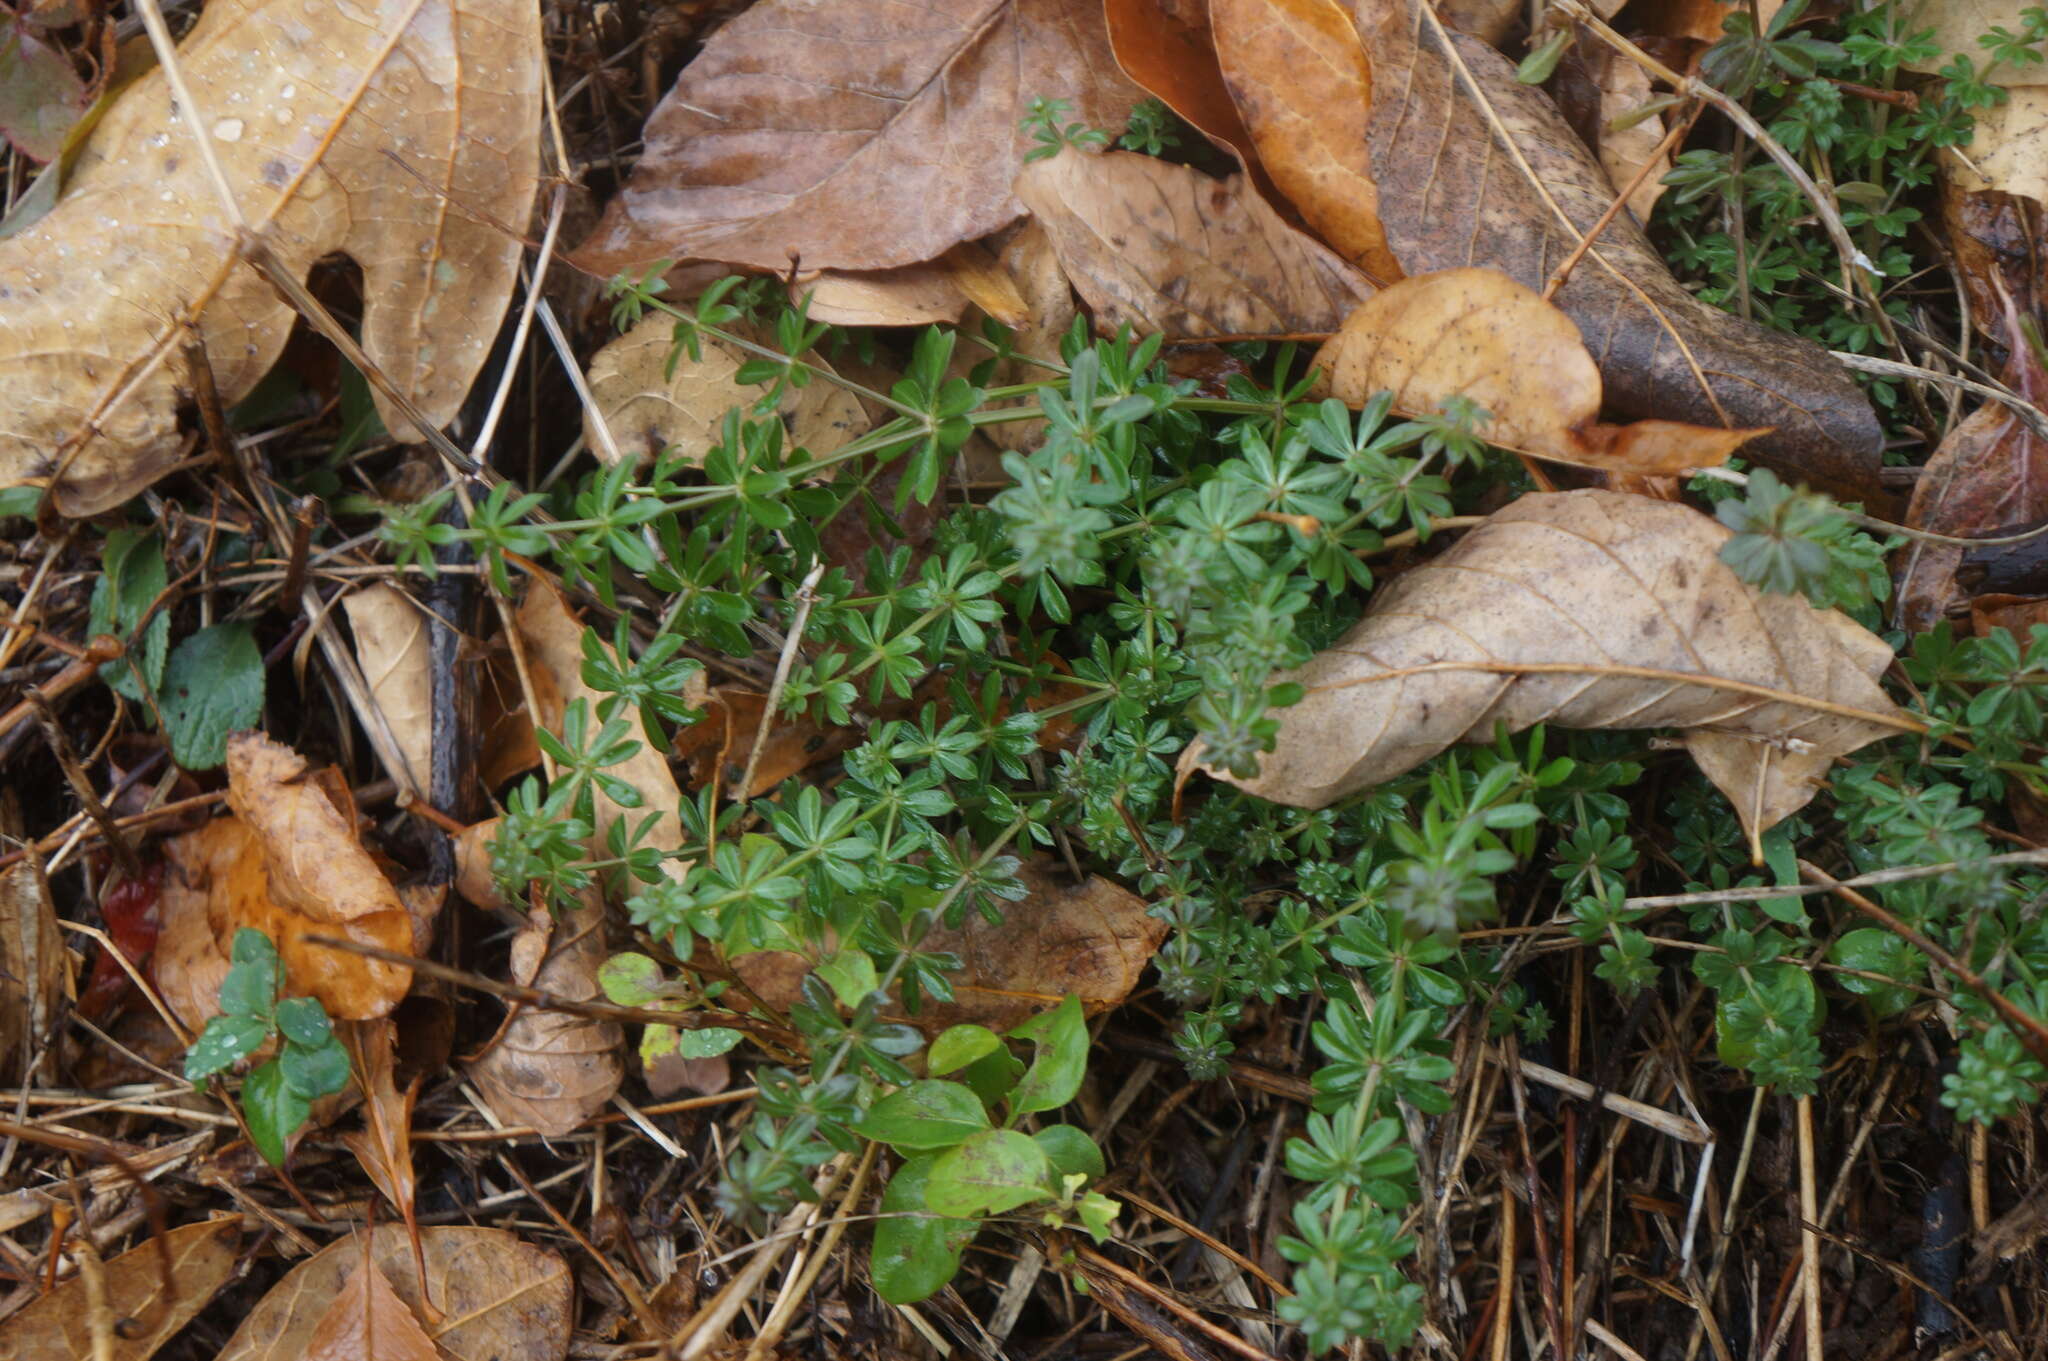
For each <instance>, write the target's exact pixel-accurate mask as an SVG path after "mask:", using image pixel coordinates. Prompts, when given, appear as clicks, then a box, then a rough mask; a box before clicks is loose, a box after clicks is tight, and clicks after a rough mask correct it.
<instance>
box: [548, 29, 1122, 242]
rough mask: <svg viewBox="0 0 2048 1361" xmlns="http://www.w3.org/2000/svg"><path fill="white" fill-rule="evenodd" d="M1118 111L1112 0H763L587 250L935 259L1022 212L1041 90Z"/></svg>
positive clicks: (721, 44)
mask: <svg viewBox="0 0 2048 1361" xmlns="http://www.w3.org/2000/svg"><path fill="white" fill-rule="evenodd" d="M1038 96H1043V97H1045V98H1047V99H1065V100H1067V101H1068V102H1069V104H1070V105H1071V111H1070V112H1069V113H1068V114H1067V115H1066V118H1067V119H1069V120H1071V119H1080V120H1081V121H1083V122H1086V123H1089V124H1091V125H1094V126H1098V127H1106V128H1121V127H1122V126H1123V123H1124V120H1125V118H1126V117H1127V116H1128V115H1129V113H1130V110H1131V105H1133V104H1135V103H1136V102H1137V101H1138V100H1139V99H1141V98H1143V92H1142V91H1140V90H1138V89H1137V87H1136V86H1134V85H1132V84H1131V83H1130V82H1129V81H1128V80H1126V79H1124V77H1123V74H1122V73H1121V72H1119V71H1118V70H1117V69H1116V61H1115V58H1113V57H1112V56H1111V55H1110V51H1109V43H1108V40H1107V38H1106V36H1105V35H1104V32H1103V26H1102V5H1101V0H926V2H925V3H909V0H761V2H760V3H758V4H755V5H754V6H752V7H751V8H749V9H747V10H746V11H745V12H744V13H742V14H740V15H739V16H738V17H737V18H735V19H733V20H732V21H731V22H730V23H728V24H726V25H725V26H724V27H723V28H721V29H719V30H718V32H717V33H716V34H714V35H713V36H712V38H711V40H710V42H708V43H707V44H705V47H704V51H703V53H702V54H701V55H699V56H698V58H697V59H696V60H695V61H693V62H691V63H690V65H689V66H688V67H686V68H685V69H684V71H683V74H682V77H681V78H680V79H679V80H677V82H676V85H675V88H674V89H673V90H671V91H670V92H669V93H668V96H667V97H666V98H665V99H663V100H662V102H661V106H660V107H659V108H657V109H656V110H655V111H654V116H653V117H652V118H651V119H649V120H648V123H647V131H646V137H647V151H646V154H644V155H643V156H642V157H641V158H640V163H639V164H638V166H636V167H635V168H634V171H633V178H632V180H631V181H630V182H629V183H628V184H627V186H626V188H625V190H624V192H622V193H621V194H620V195H619V196H618V197H617V198H616V199H614V200H613V201H612V203H611V206H610V208H609V209H608V210H607V212H606V214H605V218H604V221H603V222H602V223H601V224H599V227H598V230H597V231H596V233H594V234H593V235H592V237H591V239H590V240H589V241H588V242H586V243H585V244H584V245H583V247H582V249H581V251H580V252H579V254H578V261H579V263H581V264H583V265H584V266H585V267H586V268H589V269H593V270H595V271H597V272H599V273H607V274H608V273H611V272H613V271H616V270H619V269H624V268H627V267H629V266H633V265H639V264H644V263H646V262H648V261H650V260H653V259H656V258H658V257H662V256H668V257H671V258H675V259H689V258H697V259H706V260H722V261H725V262H727V263H729V264H737V265H753V266H755V267H757V268H761V269H769V270H774V271H776V272H778V273H779V272H783V271H786V270H788V269H789V268H790V265H791V262H792V261H793V260H794V261H797V262H799V263H801V264H802V265H803V266H804V267H806V268H810V269H886V268H889V267H890V266H893V265H908V264H914V263H916V262H917V261H919V260H930V259H932V258H934V257H935V256H938V255H940V254H942V253H943V252H944V251H945V250H946V249H947V248H949V247H951V246H952V245H954V244H955V243H956V242H960V241H971V240H975V239H977V238H980V237H983V236H986V235H988V234H989V233H990V232H992V231H994V230H995V229H996V228H998V227H1000V226H1002V225H1003V224H1004V223H1006V222H1008V221H1010V220H1011V219H1013V218H1015V217H1016V216H1018V214H1019V213H1020V211H1021V210H1020V209H1019V207H1018V206H1017V201H1016V199H1015V197H1014V196H1013V195H1012V194H1011V192H1010V182H1011V181H1012V180H1013V179H1015V178H1016V174H1017V168H1018V166H1019V165H1020V164H1022V161H1023V156H1024V153H1025V152H1026V151H1027V150H1029V149H1030V148H1031V146H1032V145H1033V144H1034V143H1033V141H1032V139H1031V136H1030V134H1028V133H1026V132H1024V131H1023V130H1022V129H1020V128H1019V127H1018V120H1019V119H1020V118H1022V117H1023V115H1024V114H1025V112H1026V111H1027V109H1028V108H1029V106H1030V103H1031V100H1032V99H1033V98H1035V97H1038Z"/></svg>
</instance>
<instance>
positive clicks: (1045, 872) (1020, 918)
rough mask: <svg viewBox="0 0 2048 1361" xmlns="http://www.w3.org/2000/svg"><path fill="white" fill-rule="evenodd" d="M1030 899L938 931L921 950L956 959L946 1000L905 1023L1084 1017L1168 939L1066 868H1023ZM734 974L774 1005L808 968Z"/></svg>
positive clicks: (1105, 1003) (746, 964)
mask: <svg viewBox="0 0 2048 1361" xmlns="http://www.w3.org/2000/svg"><path fill="white" fill-rule="evenodd" d="M1019 877H1020V878H1021V879H1022V880H1023V883H1024V886H1025V889H1026V890H1027V893H1026V896H1025V897H1024V899H1023V900H1022V901H1020V902H1014V903H1004V904H1003V905H1002V912H1003V920H1002V921H1001V922H1000V923H994V924H992V923H990V922H989V921H988V920H987V919H986V918H984V917H983V916H981V914H980V913H979V912H976V911H973V910H970V911H969V912H968V914H967V916H966V918H965V919H964V920H963V921H962V922H961V924H960V926H959V927H958V928H948V927H940V928H938V929H936V930H934V931H933V932H932V933H931V934H930V935H928V936H926V937H925V939H924V944H923V945H921V946H920V947H919V948H920V949H924V950H930V951H938V952H947V953H952V954H956V955H959V956H960V958H961V960H962V961H963V967H962V969H961V971H960V972H959V973H957V974H955V975H954V976H953V989H954V994H955V995H954V999H953V1001H951V1002H936V1001H930V1000H927V1001H926V1002H925V1005H924V1007H923V1009H922V1010H921V1011H919V1012H918V1014H917V1015H916V1016H913V1017H909V1018H908V1019H909V1020H911V1021H913V1022H914V1023H916V1025H917V1026H918V1027H919V1028H920V1029H922V1030H924V1031H925V1032H927V1033H928V1034H934V1035H935V1034H937V1033H938V1032H939V1031H941V1030H944V1029H945V1028H946V1027H947V1026H949V1025H957V1024H959V1023H961V1022H965V1021H973V1022H975V1023H977V1024H980V1025H985V1026H988V1027H990V1028H991V1029H996V1030H1002V1029H1007V1028H1008V1027H1010V1026H1013V1025H1016V1024H1017V1023H1019V1022H1020V1021H1023V1020H1024V1019H1025V1018H1026V1017H1028V1016H1032V1015H1034V1014H1036V1013H1038V1012H1041V1011H1044V1010H1046V1009H1048V1008H1050V1007H1053V1006H1057V1005H1058V1004H1059V1001H1060V999H1061V998H1062V997H1065V996H1066V995H1067V994H1068V993H1072V994H1074V995H1075V996H1077V997H1079V998H1080V999H1081V1003H1082V1005H1083V1006H1084V1007H1086V1008H1087V1010H1088V1011H1089V1013H1090V1014H1093V1013H1095V1012H1099V1011H1106V1010H1108V1009H1109V1008H1111V1007H1113V1006H1115V1005H1117V1004H1118V1003H1119V1002H1121V1001H1123V1000H1124V998H1125V997H1127V996H1129V995H1130V992H1131V989H1132V988H1133V987H1135V986H1136V985H1137V982H1138V979H1139V977H1140V976H1141V975H1142V974H1143V973H1144V971H1145V966H1146V965H1147V964H1148V963H1150V962H1151V959H1152V954H1153V952H1154V951H1156V950H1157V949H1158V948H1159V943H1160V942H1161V941H1162V940H1164V939H1165V938H1166V923H1165V922H1163V921H1161V920H1160V919H1159V918H1157V917H1155V916H1152V915H1151V914H1150V913H1149V912H1148V911H1147V910H1146V903H1145V900H1144V899H1143V898H1140V897H1139V896H1138V895H1137V894H1135V893H1132V892H1131V891H1130V890H1129V889H1127V888H1124V887H1123V886H1122V885H1120V884H1117V883H1114V882H1112V881H1110V880H1108V879H1104V878H1102V877H1101V876H1100V875H1090V876H1088V878H1087V879H1085V880H1083V881H1082V882H1081V883H1079V884H1076V883H1075V882H1074V877H1073V875H1072V874H1071V873H1069V872H1068V871H1067V869H1066V868H1065V867H1064V866H1061V865H1059V864H1057V863H1056V862H1052V861H1044V860H1041V861H1028V862H1026V863H1025V865H1024V866H1023V868H1022V869H1021V870H1020V871H1019ZM732 964H733V969H734V971H735V972H736V973H738V974H739V975H740V977H742V978H743V979H745V980H746V982H747V985H748V986H749V987H751V988H753V989H754V990H755V992H756V993H757V994H759V995H760V997H761V999H762V1000H763V1001H765V1002H768V1003H769V1004H770V1005H772V1006H776V1007H779V1008H784V1009H787V1008H788V1007H789V1006H790V1005H791V1004H792V1003H794V1002H796V1001H797V1000H799V997H800V994H799V992H798V987H799V985H800V984H801V983H802V982H803V978H804V975H805V974H806V973H808V972H809V971H810V965H809V963H808V962H807V961H806V960H804V959H803V958H802V957H801V956H799V955H795V954H791V953H788V952H786V951H780V950H764V951H759V952H757V953H755V954H750V955H741V956H739V957H738V958H737V959H735V960H733V961H732Z"/></svg>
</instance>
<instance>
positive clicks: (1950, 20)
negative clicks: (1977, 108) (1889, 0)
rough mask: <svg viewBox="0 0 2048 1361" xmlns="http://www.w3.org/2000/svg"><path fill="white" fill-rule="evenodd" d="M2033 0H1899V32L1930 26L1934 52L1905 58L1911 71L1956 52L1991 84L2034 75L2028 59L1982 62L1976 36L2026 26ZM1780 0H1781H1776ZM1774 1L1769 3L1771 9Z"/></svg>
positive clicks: (1935, 66)
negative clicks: (2023, 15)
mask: <svg viewBox="0 0 2048 1361" xmlns="http://www.w3.org/2000/svg"><path fill="white" fill-rule="evenodd" d="M2036 2H2037V0H1901V3H1900V4H1899V6H1898V9H1899V13H1898V16H1897V18H1898V22H1899V24H1900V25H1901V27H1900V30H1899V31H1900V32H1902V33H1916V32H1918V31H1919V30H1921V29H1932V30H1934V44H1935V46H1934V51H1935V53H1936V55H1935V56H1933V57H1931V58H1929V59H1928V60H1926V61H1922V62H1910V61H1909V62H1907V63H1905V65H1906V68H1907V69H1908V70H1911V71H1922V72H1925V73H1927V74H1928V75H1933V74H1935V73H1936V72H1938V71H1940V70H1941V68H1942V67H1944V66H1946V65H1948V63H1949V61H1950V60H1951V59H1952V58H1953V56H1954V54H1955V53H1957V52H1961V53H1965V54H1967V55H1968V56H1969V57H1970V58H1971V59H1972V60H1973V61H1975V62H1976V63H1977V67H1978V70H1977V74H1978V77H1979V78H1980V79H1982V80H1984V81H1986V82H1987V83H1989V84H1992V85H2003V84H2005V83H2006V82H2007V81H2010V80H2014V79H2016V78H2025V77H2027V76H2030V75H2038V74H2039V72H2040V69H2041V68H2040V67H2039V66H2037V65H2034V64H2031V63H2027V62H2021V63H2017V64H2015V63H2011V62H1998V63H1994V64H1992V65H1989V66H1987V65H1985V63H1986V62H1988V61H1989V60H1990V55H1989V54H1988V53H1987V52H1986V51H1985V50H1984V49H1983V48H1981V47H1979V46H1978V45H1977V39H1978V38H1980V37H1982V36H1983V35H1984V34H1986V33H1989V32H1990V31H1991V30H1992V29H1993V28H2003V29H2004V30H2005V31H2006V32H2008V33H2018V32H2020V31H2021V30H2023V29H2024V28H2025V27H2026V21H2025V20H2024V19H2022V18H2021V17H2020V15H2021V13H2022V12H2023V11H2025V10H2027V9H2029V8H2031V7H2032V6H2033V5H2034V4H2035V3H2036ZM1780 3H1782V0H1780ZM1776 8H1777V6H1776V5H1773V6H1772V9H1773V10H1775V9H1776Z"/></svg>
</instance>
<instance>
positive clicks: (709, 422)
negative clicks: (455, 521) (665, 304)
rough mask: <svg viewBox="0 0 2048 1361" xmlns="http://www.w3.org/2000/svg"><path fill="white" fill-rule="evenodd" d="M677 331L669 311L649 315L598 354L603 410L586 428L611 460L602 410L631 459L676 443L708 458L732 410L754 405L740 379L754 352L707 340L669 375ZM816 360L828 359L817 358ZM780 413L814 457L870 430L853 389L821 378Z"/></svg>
mask: <svg viewBox="0 0 2048 1361" xmlns="http://www.w3.org/2000/svg"><path fill="white" fill-rule="evenodd" d="M673 328H674V326H673V323H672V322H671V321H670V320H669V318H668V317H667V316H665V315H662V314H660V313H656V314H654V315H652V316H648V317H646V318H643V319H642V320H641V322H640V323H639V324H638V325H637V326H635V327H634V328H633V329H632V330H630V331H628V332H626V333H625V334H624V335H622V336H620V337H618V338H617V339H616V340H613V341H611V342H610V343H609V344H607V345H606V346H605V347H604V348H603V349H601V350H599V351H598V352H597V354H596V355H595V356H594V357H593V358H592V359H591V361H590V372H589V375H588V377H589V381H590V397H591V401H592V402H593V403H594V404H595V406H596V412H589V411H586V412H585V413H584V416H583V425H584V435H585V438H586V439H587V440H588V441H589V443H590V447H591V449H592V450H594V451H596V453H597V454H598V456H599V457H600V458H604V457H606V445H605V442H604V440H602V439H601V438H599V437H598V433H597V428H596V421H597V414H596V413H597V412H601V413H603V415H604V421H605V427H606V428H607V429H608V430H610V431H611V436H612V440H613V441H614V442H615V443H616V444H617V445H618V448H619V452H620V453H621V454H622V455H624V456H625V457H627V458H630V459H634V460H637V461H645V460H647V459H651V458H653V457H654V455H656V454H658V453H660V452H661V451H662V450H663V449H665V448H670V447H673V448H674V449H675V450H676V451H677V452H678V453H680V454H682V455H683V456H684V457H686V458H691V459H702V458H703V457H704V455H705V453H706V452H708V451H709V450H710V449H711V447H712V446H713V445H715V444H717V443H718V441H719V438H720V433H719V427H720V426H722V425H723V424H724V423H725V413H726V412H728V411H731V410H733V409H735V408H744V407H746V406H748V405H749V403H748V402H747V400H746V394H747V393H748V392H749V391H750V389H748V388H745V387H741V386H740V385H739V383H738V381H737V380H738V377H739V371H740V365H741V364H743V363H745V362H746V360H747V358H748V356H747V355H745V354H743V353H742V352H741V351H740V350H738V349H737V348H735V347H733V346H731V345H727V344H726V343H725V342H724V341H721V340H717V339H715V338H713V337H711V336H705V337H703V338H702V339H701V340H700V341H699V343H700V344H701V345H702V347H703V349H702V358H701V359H691V358H690V355H689V352H688V351H684V352H683V353H682V354H680V355H678V356H677V358H676V366H675V371H674V372H673V373H670V372H669V369H668V357H669V350H670V345H671V340H672V332H673ZM810 362H811V363H813V364H823V363H824V361H823V360H822V359H820V358H818V357H817V356H815V355H814V356H812V357H811V360H810ZM778 414H779V415H780V416H781V418H782V425H783V429H784V431H785V432H786V433H787V436H788V439H787V444H788V445H789V446H790V447H796V446H802V447H803V448H806V449H809V450H810V451H811V452H812V453H814V454H822V453H828V452H830V451H831V450H833V449H837V448H838V447H839V446H840V445H842V444H844V443H846V442H847V441H848V440H850V439H852V438H853V437H854V436H855V435H858V434H860V433H861V432H862V431H864V430H866V429H867V428H868V421H867V417H866V416H865V415H864V414H863V413H862V411H861V406H860V403H859V402H858V401H857V400H855V398H854V396H853V394H852V393H850V392H848V391H846V389H844V388H842V387H840V386H839V385H838V384H836V383H831V382H827V381H825V380H824V379H819V378H814V379H812V381H811V382H809V383H807V384H806V385H804V386H803V387H801V388H799V387H795V386H792V387H790V389H789V390H788V391H787V392H785V393H784V394H783V397H782V402H781V405H780V407H779V408H778Z"/></svg>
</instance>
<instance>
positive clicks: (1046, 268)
mask: <svg viewBox="0 0 2048 1361" xmlns="http://www.w3.org/2000/svg"><path fill="white" fill-rule="evenodd" d="M1002 264H1003V268H1004V269H1005V270H1007V271H1009V275H1010V278H1011V279H1012V280H1014V281H1015V282H1016V285H1017V291H1018V292H1019V293H1020V294H1021V295H1022V296H1023V298H1024V303H1025V306H1026V307H1027V308H1028V309H1029V312H1030V315H1029V316H1027V317H1026V318H1025V320H1024V321H1023V323H1022V324H1020V325H1019V326H1018V327H1017V329H1016V334H1015V336H1013V337H1012V339H1011V348H1012V350H1013V351H1014V352H1015V353H1016V354H1018V355H1025V356H1029V357H1030V358H1032V359H1043V360H1049V361H1051V362H1053V363H1058V362H1060V341H1061V339H1063V338H1064V337H1065V336H1066V334H1067V331H1068V330H1069V329H1070V328H1071V327H1072V326H1073V324H1074V313H1075V308H1074V288H1073V285H1071V284H1069V283H1068V282H1067V272H1066V271H1065V270H1064V269H1061V268H1060V257H1059V252H1058V251H1056V250H1054V249H1053V244H1052V237H1051V236H1049V235H1048V234H1047V233H1046V230H1045V226H1044V224H1043V223H1041V222H1039V221H1037V220H1036V219H1031V220H1028V221H1026V222H1025V223H1024V224H1023V225H1022V226H1020V227H1019V228H1018V229H1017V231H1016V233H1015V234H1014V235H1013V236H1011V237H1010V239H1009V240H1008V241H1007V242H1005V243H1004V244H1003V253H1002ZM1051 372H1052V370H1050V369H1047V368H1046V367H1044V366H1043V365H1041V364H1033V363H1030V362H1029V361H1028V360H1027V359H1005V360H1003V361H1002V362H1001V363H1000V364H998V365H997V366H996V372H995V375H994V377H993V379H992V380H991V381H992V382H993V384H994V385H995V386H998V387H1000V386H1005V385H1008V384H1012V383H1035V382H1039V381H1041V380H1043V379H1044V378H1045V377H1046V376H1047V375H1048V374H1049V373H1051ZM1015 404H1016V405H1018V406H1034V407H1035V406H1036V405H1037V402H1036V401H1034V400H1032V399H1029V398H1023V399H1019V400H1018V402H1017V403H1015ZM981 433H982V434H984V435H986V436H988V438H989V439H990V440H991V441H992V442H993V443H994V444H995V445H996V447H997V448H1000V449H1013V450H1027V449H1036V448H1037V447H1038V446H1039V445H1041V444H1043V443H1044V442H1045V418H1044V417H1043V416H1039V417H1036V418H1034V419H1032V420H1028V421H1005V422H1004V423H1002V424H1001V425H987V426H983V427H982V429H981ZM1005 477H1007V474H1005Z"/></svg>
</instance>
